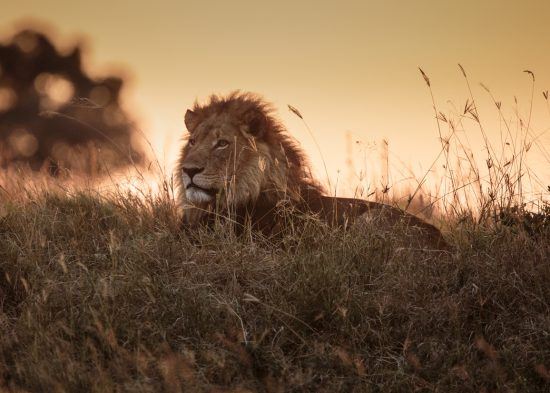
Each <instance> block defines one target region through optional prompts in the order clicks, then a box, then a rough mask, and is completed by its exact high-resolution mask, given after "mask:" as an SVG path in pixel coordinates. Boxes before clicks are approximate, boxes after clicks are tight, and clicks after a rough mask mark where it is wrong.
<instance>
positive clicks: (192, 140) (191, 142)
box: [187, 138, 197, 146]
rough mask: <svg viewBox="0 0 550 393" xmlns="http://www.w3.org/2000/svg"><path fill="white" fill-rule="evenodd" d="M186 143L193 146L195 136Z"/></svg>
mask: <svg viewBox="0 0 550 393" xmlns="http://www.w3.org/2000/svg"><path fill="white" fill-rule="evenodd" d="M187 143H189V146H195V143H197V141H196V140H195V138H191V139H189V141H188V142H187Z"/></svg>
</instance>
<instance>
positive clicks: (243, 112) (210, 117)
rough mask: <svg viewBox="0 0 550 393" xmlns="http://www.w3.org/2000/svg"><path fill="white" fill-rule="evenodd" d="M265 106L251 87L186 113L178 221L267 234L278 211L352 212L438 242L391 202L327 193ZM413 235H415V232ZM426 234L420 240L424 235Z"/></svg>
mask: <svg viewBox="0 0 550 393" xmlns="http://www.w3.org/2000/svg"><path fill="white" fill-rule="evenodd" d="M274 113H275V110H274V108H273V106H272V105H271V104H269V103H268V102H266V101H265V100H264V99H263V98H261V97H260V96H259V95H256V94H253V93H241V92H233V93H231V94H229V95H228V96H225V97H224V96H218V95H212V96H211V97H210V99H209V101H208V103H207V104H204V105H201V104H199V103H198V102H195V104H194V106H193V108H192V109H189V110H187V112H186V113H185V125H186V127H187V130H188V131H189V136H188V138H187V141H186V143H185V145H184V146H183V148H182V150H181V153H180V157H179V160H178V163H177V167H176V174H175V181H176V188H177V194H178V201H179V206H180V207H181V208H182V209H183V218H182V225H183V227H184V228H191V229H192V228H195V227H197V226H200V225H211V224H212V223H213V222H214V220H215V218H216V217H230V219H231V220H232V222H234V223H236V224H239V225H240V226H244V225H245V224H247V223H249V224H250V225H251V226H252V227H253V228H256V229H259V230H260V231H262V232H263V233H265V234H268V235H272V234H274V233H277V232H278V231H280V228H281V220H279V219H278V218H279V217H280V215H279V214H278V212H279V211H280V210H281V208H283V209H284V208H287V207H290V208H291V209H292V210H291V211H293V212H294V213H296V215H299V214H298V213H307V214H313V215H316V216H318V217H319V218H320V219H322V220H324V221H326V222H327V223H329V224H331V225H342V226H347V225H350V224H354V223H355V222H356V221H357V220H358V219H359V218H364V220H363V221H365V222H368V221H371V222H376V227H378V228H379V227H380V224H381V223H383V224H384V227H385V228H390V229H391V228H393V227H395V226H396V225H401V226H406V227H410V228H414V229H415V230H416V233H418V234H419V236H420V238H422V241H421V242H420V243H422V244H423V247H426V245H427V246H428V247H434V248H439V249H440V248H445V247H446V245H447V243H446V242H445V240H444V238H443V236H442V234H441V232H440V231H439V230H438V229H437V228H436V227H435V226H433V225H431V224H429V223H427V222H425V221H423V220H421V219H420V218H418V217H416V216H414V215H412V214H409V213H406V212H404V211H402V210H400V209H398V208H396V207H393V206H390V205H387V204H383V203H377V202H370V201H366V200H362V199H354V198H340V197H331V196H327V195H326V193H325V191H324V189H323V187H322V186H321V185H320V183H319V182H318V181H317V180H315V179H314V178H313V176H312V174H311V170H310V166H309V164H308V161H307V159H306V156H305V155H304V153H303V152H302V150H301V149H300V147H299V146H298V144H297V142H296V141H295V140H294V139H293V138H292V137H291V136H289V134H288V133H287V131H286V129H285V127H284V126H283V125H282V124H281V123H280V122H279V121H278V120H277V119H276V118H275V115H274ZM415 236H416V235H415ZM426 240H427V241H426Z"/></svg>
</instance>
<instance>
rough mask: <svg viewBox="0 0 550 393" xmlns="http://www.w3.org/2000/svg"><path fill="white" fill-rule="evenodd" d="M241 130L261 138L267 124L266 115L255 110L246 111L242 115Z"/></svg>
mask: <svg viewBox="0 0 550 393" xmlns="http://www.w3.org/2000/svg"><path fill="white" fill-rule="evenodd" d="M243 122H244V126H243V131H244V132H245V133H247V134H249V135H252V136H253V137H255V138H261V137H262V136H263V134H264V130H265V128H266V125H267V118H266V116H265V115H264V114H263V113H261V112H259V111H256V110H251V111H248V112H246V113H245V114H244V116H243Z"/></svg>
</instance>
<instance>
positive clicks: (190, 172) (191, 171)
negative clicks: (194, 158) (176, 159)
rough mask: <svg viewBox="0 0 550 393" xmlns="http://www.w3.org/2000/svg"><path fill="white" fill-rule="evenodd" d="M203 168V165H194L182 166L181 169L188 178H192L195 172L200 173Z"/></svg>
mask: <svg viewBox="0 0 550 393" xmlns="http://www.w3.org/2000/svg"><path fill="white" fill-rule="evenodd" d="M203 170H204V167H202V168H197V167H196V166H192V167H185V166H184V167H183V171H184V172H185V173H186V174H187V176H189V178H190V179H191V180H192V179H193V176H195V175H196V174H197V173H201V172H202V171H203Z"/></svg>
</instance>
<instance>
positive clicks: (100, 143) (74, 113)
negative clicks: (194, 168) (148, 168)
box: [0, 30, 143, 176]
mask: <svg viewBox="0 0 550 393" xmlns="http://www.w3.org/2000/svg"><path fill="white" fill-rule="evenodd" d="M123 83H124V82H123V80H122V79H121V78H120V77H113V76H108V77H105V78H103V79H92V78H90V77H89V76H88V75H87V74H86V72H85V71H84V70H83V69H82V64H81V50H80V47H78V46H76V47H75V48H74V49H73V50H72V51H70V53H68V54H63V53H60V52H59V51H58V50H57V48H56V47H55V46H54V45H53V44H52V42H51V41H50V40H49V39H48V38H47V37H46V36H45V35H44V34H42V33H39V32H36V31H33V30H23V31H20V32H19V33H17V34H15V35H14V36H13V38H12V39H11V41H10V42H8V43H6V44H4V45H2V44H0V167H2V168H6V167H8V166H13V165H28V166H30V168H32V169H33V170H43V171H47V172H49V173H50V174H52V175H56V176H57V175H60V174H62V173H63V172H65V171H72V172H78V173H87V174H90V175H101V174H102V173H105V172H106V171H107V170H113V169H117V168H122V167H125V166H128V165H137V164H139V163H141V162H142V161H143V153H142V151H141V149H140V148H139V147H138V146H136V143H135V140H136V138H135V136H136V135H134V133H135V127H134V126H133V124H132V122H131V120H130V119H129V117H128V115H127V114H126V113H125V112H124V111H123V109H122V108H121V107H120V91H121V89H122V86H123ZM133 139H134V142H132V140H133Z"/></svg>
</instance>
